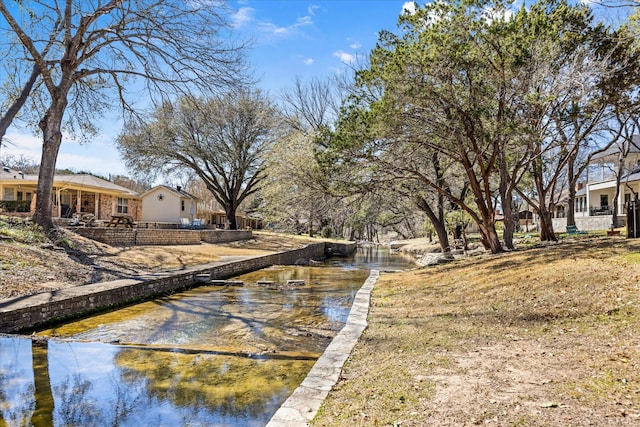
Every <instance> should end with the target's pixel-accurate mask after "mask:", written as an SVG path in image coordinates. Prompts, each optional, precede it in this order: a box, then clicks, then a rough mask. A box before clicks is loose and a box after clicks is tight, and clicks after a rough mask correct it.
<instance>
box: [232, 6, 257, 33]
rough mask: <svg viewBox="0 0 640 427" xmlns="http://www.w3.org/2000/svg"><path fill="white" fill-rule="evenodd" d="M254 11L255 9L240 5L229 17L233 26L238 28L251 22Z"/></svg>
mask: <svg viewBox="0 0 640 427" xmlns="http://www.w3.org/2000/svg"><path fill="white" fill-rule="evenodd" d="M254 12H255V9H253V8H250V7H241V8H240V9H238V11H237V12H236V13H234V14H233V16H232V17H231V22H232V25H233V27H235V28H239V27H242V26H244V25H246V24H248V23H249V22H251V21H252V20H253V13H254Z"/></svg>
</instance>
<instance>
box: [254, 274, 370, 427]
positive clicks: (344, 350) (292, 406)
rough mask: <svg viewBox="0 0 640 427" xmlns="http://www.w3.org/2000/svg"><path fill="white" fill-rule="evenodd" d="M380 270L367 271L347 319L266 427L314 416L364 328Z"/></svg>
mask: <svg viewBox="0 0 640 427" xmlns="http://www.w3.org/2000/svg"><path fill="white" fill-rule="evenodd" d="M379 277H380V272H379V271H378V270H371V272H370V273H369V277H368V278H367V280H366V281H365V282H364V284H363V285H362V287H361V288H360V289H359V290H358V292H357V293H356V296H355V299H354V301H353V305H352V306H351V311H350V312H349V316H348V317H347V322H346V324H345V325H344V327H343V328H342V330H341V331H340V332H339V333H338V335H336V336H335V337H334V338H333V340H332V341H331V343H330V344H329V345H328V346H327V348H326V349H325V351H324V352H323V353H322V355H321V356H320V358H319V359H318V360H317V361H316V363H315V364H314V365H313V367H312V368H311V370H310V371H309V373H308V374H307V377H306V378H305V379H304V381H302V383H301V384H300V385H299V386H298V388H296V389H295V390H294V392H293V393H292V394H291V396H289V398H288V399H287V400H286V401H285V402H284V403H283V404H282V406H280V408H279V409H278V410H277V411H276V413H275V414H274V415H273V417H271V420H270V421H269V422H268V423H267V427H304V426H308V425H309V421H311V420H312V419H313V417H315V416H316V414H317V412H318V409H320V405H322V402H323V401H324V399H325V398H326V397H327V395H328V394H329V391H330V390H331V389H332V388H333V386H334V385H335V384H336V383H337V382H338V378H339V377H340V373H341V372H342V367H343V365H344V362H346V361H347V358H348V357H349V355H350V354H351V351H352V350H353V347H354V346H355V345H356V343H357V342H358V339H360V336H361V335H362V332H364V330H365V328H366V327H367V315H368V314H369V302H370V300H371V291H372V290H373V287H374V286H375V284H376V282H377V281H378V278H379Z"/></svg>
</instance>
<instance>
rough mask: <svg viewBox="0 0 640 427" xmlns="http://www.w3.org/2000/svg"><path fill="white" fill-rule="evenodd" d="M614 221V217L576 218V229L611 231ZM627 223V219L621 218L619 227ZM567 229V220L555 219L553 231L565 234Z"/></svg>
mask: <svg viewBox="0 0 640 427" xmlns="http://www.w3.org/2000/svg"><path fill="white" fill-rule="evenodd" d="M612 221H613V215H599V216H584V217H576V227H578V230H584V231H597V230H600V231H602V230H609V229H610V228H611V222H612ZM625 223H626V218H625V217H622V216H619V217H618V226H619V227H622V226H624V225H625ZM566 227H567V219H566V218H554V219H553V230H554V231H555V232H556V233H563V232H565V231H566Z"/></svg>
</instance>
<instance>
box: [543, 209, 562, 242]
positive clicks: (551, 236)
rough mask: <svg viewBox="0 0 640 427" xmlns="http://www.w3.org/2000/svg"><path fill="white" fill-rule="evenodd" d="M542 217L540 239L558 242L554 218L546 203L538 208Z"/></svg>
mask: <svg viewBox="0 0 640 427" xmlns="http://www.w3.org/2000/svg"><path fill="white" fill-rule="evenodd" d="M538 215H539V217H540V241H542V242H557V241H558V238H557V237H556V233H555V232H554V231H553V220H552V218H551V211H550V210H549V209H548V207H547V206H546V205H545V204H542V205H541V206H540V209H539V210H538Z"/></svg>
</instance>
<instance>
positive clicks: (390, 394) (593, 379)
mask: <svg viewBox="0 0 640 427" xmlns="http://www.w3.org/2000/svg"><path fill="white" fill-rule="evenodd" d="M639 253H640V241H637V240H630V239H624V238H621V237H615V238H614V237H609V238H607V237H593V236H581V237H576V238H567V239H563V240H562V243H560V244H552V245H548V246H545V247H539V248H532V249H526V250H520V251H514V252H510V253H504V254H499V255H493V256H481V257H473V258H468V259H463V260H457V261H455V262H453V263H449V264H445V265H438V266H434V267H426V268H422V269H417V270H413V271H409V272H404V273H395V274H385V275H383V276H382V277H381V279H380V280H379V282H378V283H377V285H376V288H375V290H374V292H373V295H372V306H371V310H370V315H369V327H368V329H367V330H366V331H365V333H364V334H363V336H362V338H361V340H360V341H359V343H358V344H357V345H356V348H355V349H354V352H353V354H352V356H351V358H350V359H349V360H348V362H347V364H346V365H345V368H344V371H343V375H342V378H341V379H340V381H339V382H338V384H337V385H336V387H335V388H334V389H333V390H332V391H331V393H330V394H329V398H328V399H327V400H326V401H325V403H324V405H323V406H322V408H321V410H320V412H319V414H318V416H317V417H316V418H315V420H314V421H313V423H312V425H314V426H336V425H343V426H353V425H362V426H376V425H389V426H392V425H402V426H425V425H427V426H447V425H451V426H465V425H469V426H471V425H494V426H560V425H562V426H587V425H597V426H627V425H628V426H636V425H640V309H639V305H638V304H639V302H640V255H639Z"/></svg>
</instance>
